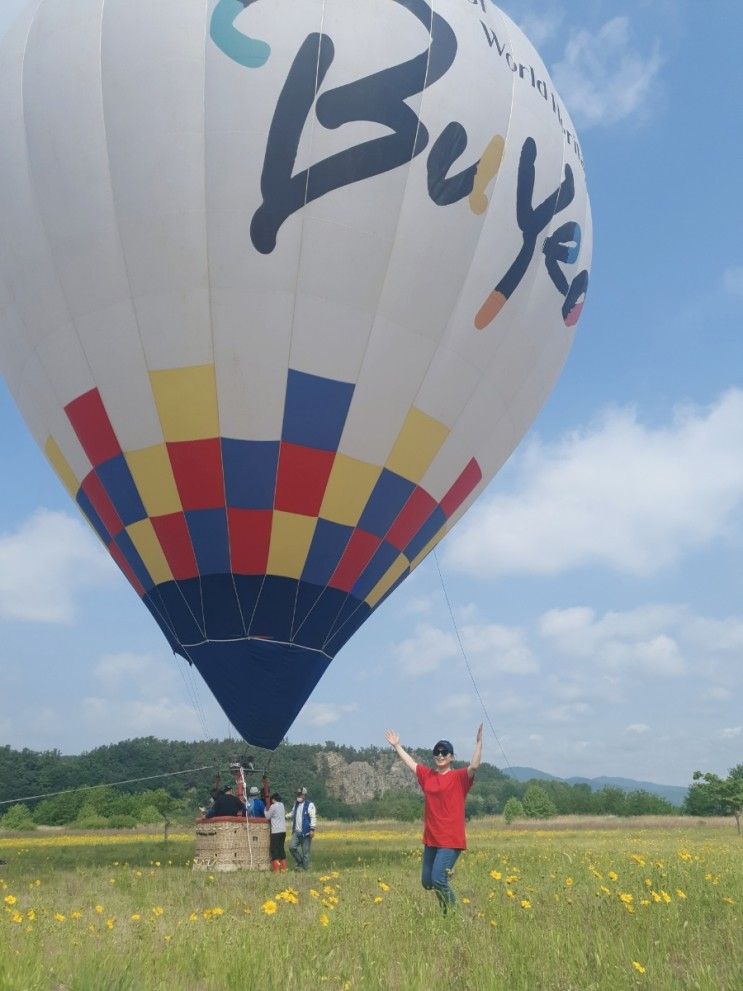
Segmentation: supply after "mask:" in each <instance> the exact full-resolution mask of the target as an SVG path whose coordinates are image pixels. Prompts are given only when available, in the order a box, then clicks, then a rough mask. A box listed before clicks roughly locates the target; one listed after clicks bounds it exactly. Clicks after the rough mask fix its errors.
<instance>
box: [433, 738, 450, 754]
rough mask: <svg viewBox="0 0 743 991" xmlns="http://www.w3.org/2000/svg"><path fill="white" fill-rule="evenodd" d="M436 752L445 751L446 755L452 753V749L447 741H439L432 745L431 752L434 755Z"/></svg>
mask: <svg viewBox="0 0 743 991" xmlns="http://www.w3.org/2000/svg"><path fill="white" fill-rule="evenodd" d="M437 750H445V751H446V752H447V753H448V754H453V753H454V747H453V746H452V745H451V743H449V741H448V740H439V742H438V743H436V744H434V747H433V752H434V753H436V751H437Z"/></svg>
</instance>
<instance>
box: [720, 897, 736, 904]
mask: <svg viewBox="0 0 743 991" xmlns="http://www.w3.org/2000/svg"><path fill="white" fill-rule="evenodd" d="M722 900H723V902H724V903H725V904H726V905H735V899H734V898H723V899H722Z"/></svg>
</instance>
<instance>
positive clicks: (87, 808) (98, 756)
mask: <svg viewBox="0 0 743 991" xmlns="http://www.w3.org/2000/svg"><path fill="white" fill-rule="evenodd" d="M323 752H334V753H339V754H340V755H341V756H342V757H343V758H344V759H345V760H346V761H348V762H353V761H367V762H369V763H370V764H372V765H373V766H379V765H380V763H381V764H382V765H383V764H384V761H385V760H387V759H389V757H390V755H389V751H388V750H387V749H386V748H379V747H367V748H361V749H357V748H354V747H347V746H343V745H339V744H336V743H334V742H333V741H330V740H329V741H327V742H326V744H325V745H320V744H291V743H288V742H285V743H284V744H282V746H281V747H279V749H278V750H277V751H276V752H275V753H273V754H270V753H268V752H265V751H260V750H258V751H256V750H255V749H253V748H249V747H248V746H247V745H246V744H245V743H242V742H236V741H234V740H207V741H203V742H197V743H186V742H180V741H169V740H159V739H157V738H155V737H143V738H138V739H134V740H124V741H122V742H121V743H115V744H110V745H107V746H103V747H97V748H95V749H94V750H91V751H89V752H88V753H84V754H80V755H77V756H65V755H62V754H60V753H59V752H58V751H47V752H36V751H31V750H27V749H24V750H13V749H12V748H10V747H8V746H5V747H0V801H7V800H8V799H13V798H16V797H17V798H24V797H25V796H35V795H49V793H51V792H64V793H63V794H58V795H49V797H46V798H41V799H37V800H29V801H25V802H18V803H16V805H15V806H12V807H11V806H8V805H2V806H0V816H2V818H1V819H0V827H2V828H6V829H8V828H23V827H22V825H21V824H22V823H25V824H26V826H27V827H33V826H34V825H60V826H61V825H72V824H74V825H76V826H78V827H80V828H86V827H87V828H102V827H104V826H111V827H116V828H125V827H127V826H133V825H137V824H140V823H154V822H158V821H163V820H167V819H169V820H176V819H183V820H186V819H190V818H192V817H193V816H194V815H196V814H197V812H198V808H199V806H202V805H205V804H206V803H207V801H208V798H209V791H210V788H211V787H212V784H213V781H214V774H215V772H216V771H217V769H220V770H221V773H222V779H223V781H226V780H229V777H230V776H229V771H228V767H229V763H230V761H231V760H233V759H240V760H242V761H243V763H245V764H247V763H248V762H249V761H250V760H252V764H253V770H252V771H249V772H248V775H247V777H248V784H260V779H261V775H262V774H263V773H264V772H267V773H268V775H269V777H270V781H271V788H272V790H278V791H279V792H280V793H281V794H282V795H283V796H284V797H285V799H287V800H288V801H287V804H288V803H289V801H291V797H292V796H293V794H294V792H295V790H296V788H297V786H300V785H302V786H304V787H306V788H307V789H308V791H309V793H310V795H311V796H312V798H313V800H314V801H315V803H316V804H317V807H318V810H319V811H320V812H321V814H322V816H323V818H326V819H346V820H365V819H378V818H393V819H399V820H410V821H413V820H416V819H419V818H420V816H421V811H422V798H421V796H420V794H419V793H418V792H417V790H416V789H414V788H411V790H410V791H404V792H402V791H401V792H385V793H384V794H379V795H376V796H374V797H373V798H371V799H369V800H367V801H364V802H361V803H357V804H353V805H351V804H348V803H347V802H343V801H340V800H339V799H338V798H335V797H334V796H333V795H331V794H330V793H329V788H328V785H329V782H328V778H327V775H326V774H325V773H324V772H323V770H322V767H323V764H322V762H321V761H318V759H317V758H318V756H319V755H320V754H321V753H323ZM413 753H414V755H415V756H416V759H418V760H421V761H423V762H425V761H426V760H427V757H428V752H427V751H424V750H421V751H413ZM459 766H464V765H459ZM192 768H197V769H200V768H204V769H203V770H190V769H192ZM737 770H738V771H740V778H741V781H742V782H743V765H739V767H738V769H737ZM184 771H186V772H187V773H182V772H184ZM176 772H177V773H176ZM171 773H172V774H173V776H172V777H163V778H161V779H156V778H155V779H153V780H152V781H145V782H141V781H140V782H132V783H131V784H119V785H116V786H110V785H109V784H108V783H109V782H121V781H126V780H130V779H135V778H149V777H151V776H157V775H162V774H171ZM734 773H736V769H733V771H731V775H733V774H734ZM708 778H710V776H709V775H707V776H706V777H705V776H703V775H701V774H700V775H699V778H698V779H697V780H695V781H694V782H693V783H692V785H691V787H690V789H689V792H688V794H687V798H686V802H685V805H684V808H683V810H682V811H683V812H685V813H686V814H688V815H693V816H706V815H730V814H734V813H733V811H732V809H733V806H734V805H735V802H734V801H732V803H731V801H729V800H727V799H726V797H725V795H720V794H717V792H719V788H718V785H717V784H716V782H718V781H720V782H724V781H727V779H717V778H716V777H715V776H714V775H712V776H711V778H713V779H715V780H714V781H710V780H707V779H708ZM736 780H737V779H736ZM411 785H412V781H411ZM90 786H96V787H94V788H91V787H90ZM723 790H724V789H723ZM734 792H735V789H733V792H731V794H734ZM19 806H20V807H19ZM466 811H467V815H468V817H470V818H473V817H480V816H486V815H497V814H503V813H504V812H506V813H507V814H508V816H509V817H511V818H513V817H520V816H524V817H530V818H549V817H551V816H554V815H618V816H635V815H677V814H678V813H679V809H677V808H676V807H675V806H673V805H672V804H671V803H670V802H668V801H667V800H666V799H664V798H660V797H658V796H656V795H652V794H650V793H648V792H645V791H633V792H625V791H622V790H621V789H619V788H616V787H605V788H602V789H601V790H598V791H592V790H591V788H590V786H589V785H588V784H573V785H571V784H568V783H567V782H563V781H557V780H548V781H531V782H519V781H516V780H514V779H513V778H510V777H508V776H507V775H506V774H504V773H503V772H502V771H501V770H499V769H498V768H497V767H495V766H494V765H491V764H483V765H482V766H481V768H480V770H479V772H478V775H477V788H476V789H473V791H472V792H471V793H470V796H469V798H468V800H467V807H466ZM3 813H4V815H3ZM8 815H10V816H11V819H10V820H8V818H7V817H8ZM14 823H15V825H14Z"/></svg>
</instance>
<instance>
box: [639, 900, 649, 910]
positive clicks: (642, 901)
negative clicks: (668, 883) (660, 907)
mask: <svg viewBox="0 0 743 991" xmlns="http://www.w3.org/2000/svg"><path fill="white" fill-rule="evenodd" d="M640 904H641V905H642V906H643V908H646V907H647V906H648V905H649V904H650V901H649V899H647V898H641V899H640Z"/></svg>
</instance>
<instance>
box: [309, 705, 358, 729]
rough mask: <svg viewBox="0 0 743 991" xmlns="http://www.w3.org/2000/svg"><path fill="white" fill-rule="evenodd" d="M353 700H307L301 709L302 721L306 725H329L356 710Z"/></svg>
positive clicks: (356, 706)
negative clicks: (340, 701)
mask: <svg viewBox="0 0 743 991" xmlns="http://www.w3.org/2000/svg"><path fill="white" fill-rule="evenodd" d="M357 709H358V705H357V704H356V703H355V702H350V703H347V704H345V705H344V704H340V703H337V702H308V703H307V705H306V706H305V707H304V710H303V711H302V722H304V723H306V724H307V725H308V726H314V727H316V728H317V727H321V726H331V725H332V724H333V723H337V722H340V720H341V719H342V718H343V717H344V716H347V715H349V714H350V713H352V712H356V710H357Z"/></svg>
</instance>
